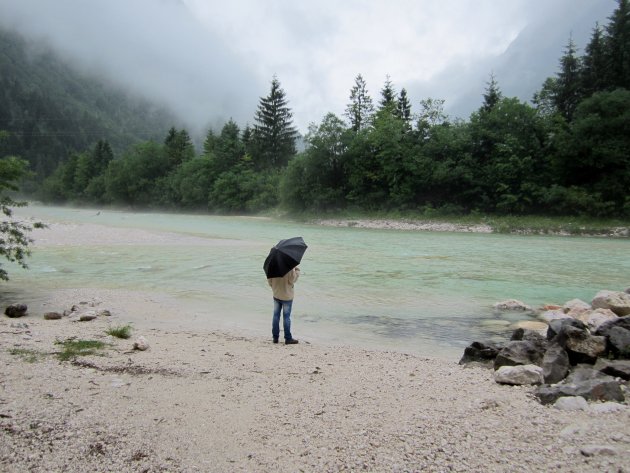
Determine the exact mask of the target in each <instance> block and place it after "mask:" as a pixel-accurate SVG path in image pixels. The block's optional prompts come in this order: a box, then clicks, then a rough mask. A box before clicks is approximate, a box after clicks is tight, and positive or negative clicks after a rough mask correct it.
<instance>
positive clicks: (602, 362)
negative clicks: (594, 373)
mask: <svg viewBox="0 0 630 473" xmlns="http://www.w3.org/2000/svg"><path fill="white" fill-rule="evenodd" d="M593 369H596V370H599V371H601V372H602V373H604V374H607V375H609V376H614V377H616V378H621V379H625V380H626V381H629V380H630V360H606V359H604V358H600V359H599V360H597V363H595V365H594V366H593Z"/></svg>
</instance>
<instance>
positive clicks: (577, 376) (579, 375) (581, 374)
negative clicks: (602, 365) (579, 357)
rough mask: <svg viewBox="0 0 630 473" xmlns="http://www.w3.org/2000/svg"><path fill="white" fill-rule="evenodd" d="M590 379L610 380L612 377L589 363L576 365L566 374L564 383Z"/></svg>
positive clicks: (575, 382)
mask: <svg viewBox="0 0 630 473" xmlns="http://www.w3.org/2000/svg"><path fill="white" fill-rule="evenodd" d="M591 379H606V380H609V381H612V377H611V376H609V375H607V374H606V373H602V372H601V371H600V370H597V369H595V368H593V367H591V366H590V365H580V366H576V367H575V369H574V370H573V371H572V372H571V374H569V376H567V378H566V381H565V384H577V383H581V382H583V381H589V380H591Z"/></svg>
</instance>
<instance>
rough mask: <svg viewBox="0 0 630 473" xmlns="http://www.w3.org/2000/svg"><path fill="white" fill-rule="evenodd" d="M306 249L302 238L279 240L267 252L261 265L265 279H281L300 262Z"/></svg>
mask: <svg viewBox="0 0 630 473" xmlns="http://www.w3.org/2000/svg"><path fill="white" fill-rule="evenodd" d="M306 248H308V247H307V246H306V243H304V239H303V238H302V237H293V238H288V239H286V240H280V241H279V242H278V243H277V244H276V246H274V247H273V248H272V249H271V251H269V255H268V256H267V259H265V263H264V264H263V269H264V270H265V274H266V275H267V278H281V277H282V276H284V275H285V274H287V273H288V272H289V271H291V270H292V269H293V268H295V267H296V266H297V265H298V264H300V261H302V256H304V252H305V251H306Z"/></svg>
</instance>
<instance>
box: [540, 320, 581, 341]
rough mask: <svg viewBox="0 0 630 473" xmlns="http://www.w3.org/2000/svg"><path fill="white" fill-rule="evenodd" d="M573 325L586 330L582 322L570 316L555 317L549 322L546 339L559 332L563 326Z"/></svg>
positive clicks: (550, 338)
mask: <svg viewBox="0 0 630 473" xmlns="http://www.w3.org/2000/svg"><path fill="white" fill-rule="evenodd" d="M567 325H568V326H571V327H575V328H577V329H580V330H586V325H584V322H580V321H579V320H577V319H574V318H572V317H570V318H566V319H557V320H552V321H551V322H549V327H548V328H547V340H553V339H554V338H556V336H557V335H558V334H559V333H560V331H561V330H562V329H563V327H565V326H567Z"/></svg>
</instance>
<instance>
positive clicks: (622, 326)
mask: <svg viewBox="0 0 630 473" xmlns="http://www.w3.org/2000/svg"><path fill="white" fill-rule="evenodd" d="M596 334H597V335H601V336H604V337H606V338H607V340H608V349H609V350H610V352H611V353H612V354H613V355H614V356H615V357H617V358H626V359H628V358H630V316H625V317H618V318H617V319H616V320H611V321H609V322H606V323H604V324H602V325H600V326H599V328H598V329H597V332H596Z"/></svg>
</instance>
